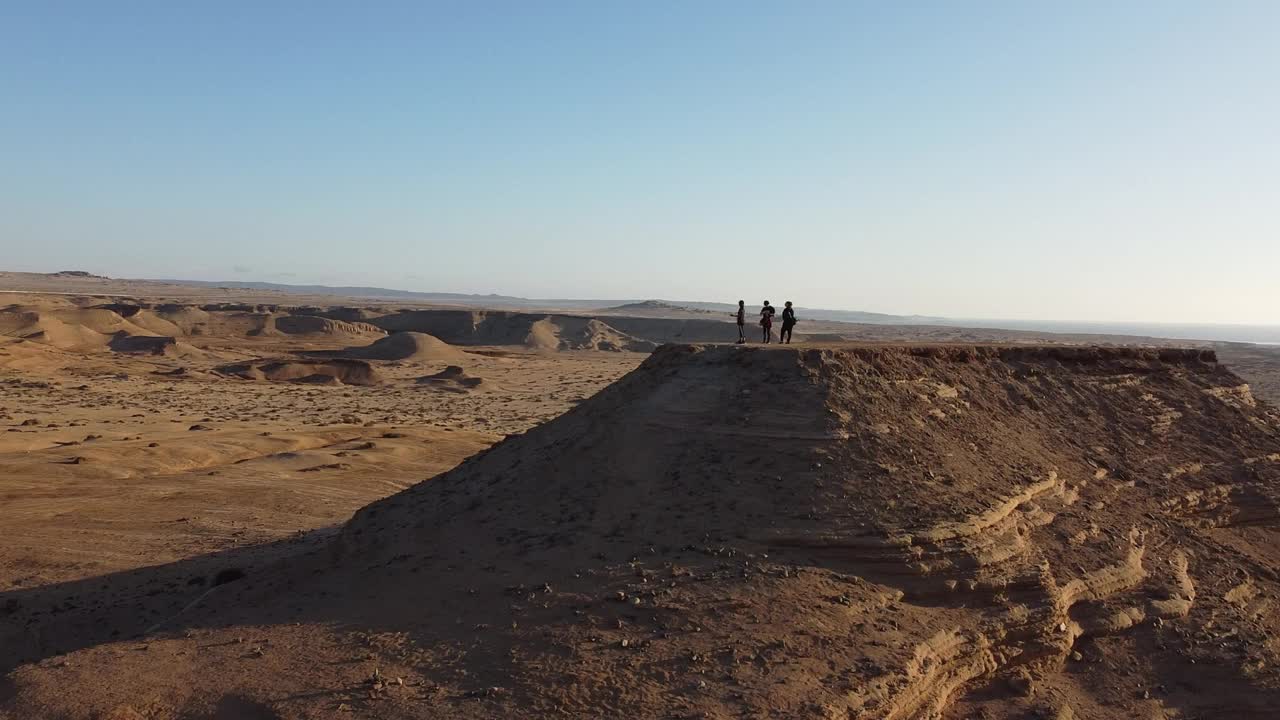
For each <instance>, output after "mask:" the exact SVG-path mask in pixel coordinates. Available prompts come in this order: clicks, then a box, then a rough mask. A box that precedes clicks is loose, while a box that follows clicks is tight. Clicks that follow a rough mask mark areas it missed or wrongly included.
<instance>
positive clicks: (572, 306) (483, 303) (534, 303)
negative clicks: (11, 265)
mask: <svg viewBox="0 0 1280 720" xmlns="http://www.w3.org/2000/svg"><path fill="white" fill-rule="evenodd" d="M153 282H164V283H172V284H175V285H190V286H196V287H209V288H231V289H236V290H263V291H272V292H282V293H290V294H296V295H335V296H340V297H349V298H367V299H374V300H400V301H406V302H425V303H440V304H445V305H461V306H466V307H477V308H494V309H502V308H512V309H522V310H528V309H534V308H537V309H556V310H570V311H596V312H600V311H602V308H603V309H604V310H603V311H604V312H611V313H623V312H627V311H628V310H629V311H632V312H638V313H644V314H653V313H655V312H691V313H698V312H708V313H727V312H732V311H734V310H736V309H737V304H736V303H735V304H730V303H715V302H700V301H684V300H659V299H648V300H636V299H626V300H592V299H586V300H584V299H572V298H523V297H516V296H513V295H498V294H496V293H491V294H487V295H480V294H466V293H441V292H415V291H412V290H393V289H391V288H380V287H360V286H331V285H285V284H282V283H270V282H245V281H233V280H219V281H210V280H154V281H153ZM751 305H752V306H753V307H754V305H755V303H752V304H751ZM796 308H797V310H796V312H797V313H798V314H799V315H800V317H801V318H803V319H806V320H831V321H836V322H852V323H871V324H877V325H928V324H938V323H945V322H946V318H941V317H929V316H924V315H889V314H886V313H874V312H863V311H861V310H826V309H821V308H809V307H804V306H803V305H799V304H797V306H796Z"/></svg>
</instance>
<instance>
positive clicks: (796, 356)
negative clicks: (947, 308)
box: [0, 278, 1280, 720]
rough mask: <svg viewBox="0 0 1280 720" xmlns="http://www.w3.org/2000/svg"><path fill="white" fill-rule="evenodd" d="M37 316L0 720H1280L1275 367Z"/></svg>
mask: <svg viewBox="0 0 1280 720" xmlns="http://www.w3.org/2000/svg"><path fill="white" fill-rule="evenodd" d="M41 282H47V285H42V286H40V287H37V288H31V287H26V288H25V289H26V290H31V289H38V290H42V291H49V292H50V293H52V294H46V293H45V292H41V293H31V292H21V293H17V292H15V293H9V294H7V295H6V296H5V298H0V300H4V299H7V300H9V301H10V305H9V306H8V307H7V308H4V309H3V310H2V311H0V527H3V528H4V537H5V542H3V543H0V672H2V673H3V674H4V677H3V679H0V718H3V720H18V719H19V718H22V719H23V720H25V718H32V717H35V718H40V717H50V718H52V717H67V718H78V719H84V720H88V719H90V718H92V719H94V720H98V719H106V720H137V718H146V719H147V720H162V719H167V718H174V719H176V718H183V719H184V720H185V719H187V718H200V719H203V718H215V719H217V720H230V719H231V718H242V717H243V718H260V719H278V718H320V717H371V718H372V717H378V718H381V717H396V718H401V717H402V718H418V717H431V718H434V717H514V716H529V717H533V716H538V717H542V716H558V715H568V716H575V717H598V716H600V714H601V713H603V714H606V715H609V716H613V715H617V714H625V713H630V714H632V715H634V716H636V717H716V718H720V717H724V718H728V717H841V718H844V717H879V718H888V719H891V720H902V719H903V718H914V717H922V718H943V717H945V718H969V717H986V718H998V719H1000V720H1003V719H1004V718H1010V719H1012V718H1024V717H1050V718H1059V719H1065V718H1072V717H1079V718H1110V717H1142V718H1169V719H1170V720H1172V719H1173V718H1179V719H1181V718H1191V717H1205V718H1209V717H1221V718H1227V717H1244V716H1249V717H1272V716H1280V715H1276V714H1272V715H1268V714H1267V713H1268V712H1270V710H1267V708H1272V707H1274V706H1275V703H1276V701H1277V699H1278V698H1280V695H1276V694H1275V693H1274V692H1273V691H1274V689H1275V688H1276V687H1277V680H1276V678H1275V675H1274V669H1275V668H1276V667H1280V655H1277V652H1280V650H1278V649H1277V647H1276V646H1275V644H1274V641H1273V640H1272V638H1273V637H1275V636H1276V635H1275V633H1277V632H1280V615H1277V611H1276V609H1275V607H1274V605H1273V603H1272V600H1271V599H1272V598H1273V597H1275V596H1277V594H1280V585H1277V584H1276V582H1277V581H1276V578H1277V577H1280V567H1277V566H1276V564H1275V557H1276V550H1277V548H1280V545H1278V544H1277V541H1276V539H1275V536H1274V526H1275V518H1276V517H1278V516H1280V511H1277V509H1276V508H1277V507H1280V504H1278V503H1277V498H1280V493H1277V492H1276V490H1275V487H1276V482H1280V480H1277V476H1276V474H1275V473H1276V471H1277V468H1280V439H1278V438H1280V425H1277V419H1276V418H1277V416H1276V414H1275V411H1274V410H1273V409H1271V408H1270V407H1268V405H1267V404H1266V403H1267V399H1268V398H1270V399H1273V400H1274V399H1280V351H1277V350H1275V349H1268V348H1261V347H1256V346H1247V345H1220V346H1218V347H1217V348H1216V350H1217V352H1218V354H1219V357H1220V358H1221V359H1222V360H1223V361H1224V362H1225V363H1227V366H1228V367H1230V368H1231V369H1233V370H1236V371H1237V372H1239V374H1240V375H1242V376H1243V377H1244V378H1245V379H1247V380H1248V381H1249V382H1250V383H1251V384H1252V385H1253V390H1252V391H1250V390H1249V389H1246V388H1244V387H1243V381H1242V380H1240V379H1239V378H1237V377H1235V376H1234V375H1232V374H1231V373H1230V372H1229V371H1228V370H1226V369H1224V367H1223V366H1222V365H1219V364H1217V363H1214V362H1212V361H1207V360H1205V359H1204V358H1203V357H1202V356H1201V355H1200V354H1198V353H1199V351H1198V350H1197V351H1195V352H1193V353H1190V354H1182V355H1179V354H1176V353H1173V354H1167V355H1166V356H1160V355H1159V354H1158V352H1157V351H1144V352H1147V354H1145V355H1144V354H1137V355H1126V354H1125V352H1129V351H1108V352H1113V354H1107V352H1104V351H1094V350H1081V351H1079V352H1080V353H1081V354H1080V355H1072V354H1071V352H1074V351H1072V350H1071V349H1070V348H1061V347H1058V348H1057V349H1052V350H1037V349H1034V348H1029V347H1027V348H1023V349H1022V350H1018V349H1016V348H1014V349H1009V350H999V351H998V353H1001V354H997V355H992V354H990V352H997V351H990V352H988V351H971V350H964V349H956V348H954V347H953V348H952V349H945V348H944V349H929V348H926V347H924V346H923V345H922V343H923V344H928V343H937V342H962V341H968V342H979V341H998V342H1004V343H1015V344H1018V345H1024V346H1025V345H1030V344H1031V342H1032V338H1029V337H1027V336H1026V335H1025V334H1022V333H1013V334H1004V333H1002V332H998V331H984V330H973V329H964V328H913V327H907V326H896V327H895V326H848V325H842V324H838V323H837V324H832V325H833V327H825V326H824V327H823V328H815V329H813V330H814V332H815V334H818V333H816V330H818V329H821V330H823V331H830V332H831V333H832V334H833V335H835V336H837V337H849V336H854V337H860V338H863V339H864V342H863V343H862V344H860V345H850V344H848V343H836V344H822V343H814V342H809V343H806V344H803V345H798V346H795V347H794V348H791V349H787V348H774V349H772V350H771V351H770V352H769V353H766V354H750V353H742V352H741V349H737V348H710V349H705V348H703V349H696V350H692V351H689V352H690V353H692V354H686V352H685V351H681V350H670V351H664V352H663V353H662V354H661V357H659V358H657V359H655V360H653V361H651V362H649V363H647V364H646V366H645V369H644V370H643V371H642V372H641V373H639V374H636V375H632V376H630V377H628V378H627V379H626V380H623V381H622V382H621V383H618V382H617V381H618V380H619V379H620V378H623V377H624V376H626V375H627V374H628V373H630V372H632V371H633V370H636V369H637V368H638V367H640V366H641V364H642V363H645V361H646V359H647V358H650V356H649V355H648V354H647V353H639V352H627V351H616V350H617V349H619V348H625V347H632V346H637V345H638V344H642V343H658V342H665V341H670V340H672V339H686V340H687V339H690V338H692V339H697V338H698V337H704V338H705V339H709V340H713V341H714V340H717V339H722V338H720V333H722V332H724V331H725V330H726V329H727V332H729V333H734V330H733V328H732V326H729V325H728V324H727V323H723V322H720V321H703V320H702V319H699V318H693V319H692V320H688V319H684V320H681V321H679V322H673V321H672V320H671V319H664V318H651V317H646V318H633V319H631V320H628V319H626V318H607V320H608V321H609V322H610V323H614V324H613V325H608V326H602V325H600V324H599V323H592V322H589V321H586V320H583V319H581V318H575V317H569V316H558V315H531V314H527V313H490V314H485V313H479V314H477V313H474V312H471V311H465V312H464V313H463V314H462V315H458V314H456V313H455V314H448V315H446V314H433V313H431V312H426V313H425V314H415V313H421V312H422V311H423V310H424V308H419V307H404V308H388V307H382V306H366V307H357V306H353V305H351V304H346V305H345V306H343V307H341V308H334V309H333V311H332V312H328V311H323V310H321V309H320V308H314V309H312V310H306V311H300V310H296V309H291V307H289V306H285V305H277V304H275V303H278V302H281V301H283V300H288V301H289V302H292V303H296V302H297V300H298V299H297V298H296V297H289V298H279V297H276V298H262V297H251V296H250V295H249V294H246V293H234V292H228V293H221V294H219V293H218V292H216V291H209V290H203V289H202V290H200V291H199V292H198V293H197V292H196V291H194V290H192V289H185V290H184V289H182V288H179V287H176V286H175V287H173V288H169V287H166V288H164V292H160V293H158V294H156V295H154V296H146V295H141V294H140V293H137V292H131V291H137V290H138V289H139V288H137V287H133V286H128V285H125V286H121V285H120V283H118V282H117V281H106V280H97V279H92V278H90V279H84V278H61V279H59V278H54V279H48V280H47V281H44V280H42V281H41ZM67 283H71V285H67ZM113 283H114V284H113ZM82 286H83V287H82ZM59 288H61V290H60V289H59ZM95 288H96V290H97V292H96V293H95V294H86V292H88V291H93V290H95ZM150 289H151V290H154V289H155V288H150ZM113 290H119V291H121V292H119V293H114V292H108V291H113ZM64 291H65V294H58V293H62V292H64ZM184 293H185V294H184ZM324 300H325V299H324V298H317V299H316V301H317V303H319V304H323V301H324ZM328 300H329V301H330V302H332V301H333V299H332V298H329V299H328ZM208 303H216V304H218V306H217V307H214V306H212V305H208ZM202 304H203V305H202ZM106 305H111V306H113V307H115V309H103V306H106ZM229 305H234V306H235V307H230V306H229ZM201 307H204V308H205V309H201ZM326 307H327V306H326ZM91 308H98V309H91ZM397 310H399V311H408V312H396V311H397ZM313 312H318V313H320V315H316V314H311V313H313ZM321 315H323V317H322V316H321ZM707 323H710V324H707ZM388 329H390V330H392V332H388ZM426 331H434V332H435V333H438V334H439V335H440V336H441V337H447V338H449V340H450V342H445V341H443V340H440V339H439V338H438V337H436V336H435V335H433V334H430V333H427V332H426ZM166 333H169V334H166ZM415 333H416V334H415ZM700 333H701V334H702V335H699V334H700ZM495 340H499V341H501V343H500V344H495V343H494V342H493V341H495ZM895 340H896V341H902V340H909V341H912V342H914V343H916V344H915V345H913V346H908V347H902V346H897V347H896V349H884V348H882V346H881V345H878V344H877V343H878V342H879V343H883V342H890V341H895ZM1046 340H1047V341H1049V342H1052V343H1053V344H1055V345H1056V346H1061V345H1071V344H1076V343H1078V342H1082V341H1083V342H1087V340H1081V339H1079V338H1071V337H1065V336H1064V337H1053V338H1046ZM1122 340H1123V339H1120V338H1111V339H1108V342H1109V343H1119V342H1121V341H1122ZM1147 344H1156V343H1147ZM573 348H581V349H573ZM601 348H610V349H611V350H605V349H601ZM967 352H977V353H978V354H976V355H965V353H967ZM984 353H986V354H984ZM1018 353H1022V354H1018ZM1055 353H1056V354H1055ZM1097 353H1102V354H1097ZM1114 353H1119V354H1114ZM1152 353H1155V354H1152ZM606 388H608V389H607V390H606ZM602 390H604V392H601V391H602ZM566 413H567V414H566ZM557 418H558V419H557ZM495 443H496V444H497V445H496V447H495ZM491 448H492V449H491ZM450 471H452V472H450ZM436 476H440V477H439V478H438V479H437V480H436V481H433V482H431V483H422V481H424V480H426V479H428V478H433V477H436ZM397 493H399V494H397ZM379 501H381V502H379ZM371 504H372V505H371ZM362 508H366V509H364V510H361V509H362ZM357 511H359V514H358V515H357V517H356V520H355V521H354V522H353V523H352V524H350V525H348V524H347V522H348V520H349V519H350V518H351V517H352V515H353V513H357ZM975 528H976V530H975ZM1135 533H1136V534H1135ZM1046 566H1048V567H1051V568H1052V571H1051V572H1049V573H1048V574H1046V571H1045V570H1044V568H1045V567H1046ZM1059 625H1061V629H1057V628H1058V627H1059ZM1019 657H1020V658H1022V659H1021V660H1018V659H1016V658H1019Z"/></svg>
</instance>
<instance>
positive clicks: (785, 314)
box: [778, 300, 796, 345]
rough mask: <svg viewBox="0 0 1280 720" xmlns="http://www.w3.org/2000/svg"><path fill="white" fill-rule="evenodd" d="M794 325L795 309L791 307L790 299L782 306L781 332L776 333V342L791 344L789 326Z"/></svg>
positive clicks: (792, 326)
mask: <svg viewBox="0 0 1280 720" xmlns="http://www.w3.org/2000/svg"><path fill="white" fill-rule="evenodd" d="M795 326H796V311H795V309H793V308H792V307H791V301H790V300H788V301H787V306H786V307H784V308H782V332H780V333H778V342H780V343H786V344H788V345H790V344H791V328H794V327H795Z"/></svg>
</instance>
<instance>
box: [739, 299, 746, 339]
mask: <svg viewBox="0 0 1280 720" xmlns="http://www.w3.org/2000/svg"><path fill="white" fill-rule="evenodd" d="M746 341H747V302H746V301H745V300H739V301H738V344H739V345H741V344H742V343H744V342H746Z"/></svg>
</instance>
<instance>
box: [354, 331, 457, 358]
mask: <svg viewBox="0 0 1280 720" xmlns="http://www.w3.org/2000/svg"><path fill="white" fill-rule="evenodd" d="M343 356H344V357H349V358H359V359H363V360H415V361H422V362H456V361H462V360H465V359H466V358H467V357H468V356H467V354H466V353H465V352H463V351H461V350H459V349H457V348H455V347H453V346H452V345H449V344H448V343H446V342H444V341H442V340H440V339H439V338H436V337H433V336H431V335H427V334H425V333H418V332H397V333H392V334H390V335H388V336H386V337H384V338H382V339H380V340H376V341H374V342H373V344H371V345H368V346H366V347H358V348H351V349H349V350H346V351H344V352H343Z"/></svg>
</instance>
